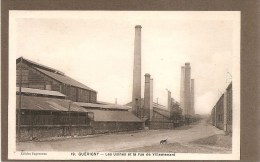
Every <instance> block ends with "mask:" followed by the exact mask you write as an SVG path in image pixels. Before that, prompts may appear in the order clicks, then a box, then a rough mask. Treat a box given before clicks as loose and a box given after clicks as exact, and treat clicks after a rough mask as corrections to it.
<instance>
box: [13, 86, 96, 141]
mask: <svg viewBox="0 0 260 162" xmlns="http://www.w3.org/2000/svg"><path fill="white" fill-rule="evenodd" d="M19 93H20V92H19V88H17V89H16V101H17V102H16V111H17V112H16V119H17V120H16V125H17V129H16V130H17V131H16V134H17V137H19V139H20V141H26V140H32V139H39V138H46V137H59V136H80V135H87V134H92V133H93V130H92V121H91V119H90V118H89V116H92V115H91V112H88V111H87V110H86V109H84V108H82V107H80V106H77V105H76V104H74V103H73V102H72V101H70V100H67V99H65V97H66V96H65V95H64V94H62V93H60V92H57V91H49V90H41V89H32V88H21V94H22V95H21V107H20V106H19V100H20V96H19ZM19 111H20V113H19ZM19 114H20V116H19ZM18 122H20V124H18ZM18 127H19V128H18Z"/></svg>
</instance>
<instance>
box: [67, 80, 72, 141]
mask: <svg viewBox="0 0 260 162" xmlns="http://www.w3.org/2000/svg"><path fill="white" fill-rule="evenodd" d="M68 86H69V93H68V100H69V108H68V113H69V130H70V136H71V115H70V105H71V101H70V98H69V95H70V85H68Z"/></svg>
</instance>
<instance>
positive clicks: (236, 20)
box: [8, 10, 240, 160]
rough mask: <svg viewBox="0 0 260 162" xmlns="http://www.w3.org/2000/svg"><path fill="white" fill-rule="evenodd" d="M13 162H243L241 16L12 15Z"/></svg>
mask: <svg viewBox="0 0 260 162" xmlns="http://www.w3.org/2000/svg"><path fill="white" fill-rule="evenodd" d="M8 88H9V103H8V132H9V137H8V138H9V139H8V141H9V145H8V149H9V150H8V158H9V159H28V160H31V159H39V160H72V159H73V160H214V159H218V160H238V159H240V12H239V11H69V10H67V11H26V10H23V11H17V10H10V11H9V87H8Z"/></svg>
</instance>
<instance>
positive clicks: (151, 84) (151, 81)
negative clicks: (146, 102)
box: [150, 79, 153, 121]
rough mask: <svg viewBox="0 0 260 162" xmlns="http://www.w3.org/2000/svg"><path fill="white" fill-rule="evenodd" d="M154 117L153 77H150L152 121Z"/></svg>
mask: <svg viewBox="0 0 260 162" xmlns="http://www.w3.org/2000/svg"><path fill="white" fill-rule="evenodd" d="M152 119H153V79H150V121H152Z"/></svg>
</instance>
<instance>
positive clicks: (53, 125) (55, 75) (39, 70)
mask: <svg viewBox="0 0 260 162" xmlns="http://www.w3.org/2000/svg"><path fill="white" fill-rule="evenodd" d="M16 67H17V68H16V69H17V70H16V76H17V79H16V85H17V88H16V97H17V99H16V101H17V102H16V109H17V114H16V117H17V118H16V119H17V120H16V123H17V137H19V139H20V140H31V139H38V138H45V137H57V136H81V135H89V134H95V133H108V132H120V131H131V130H139V129H142V128H143V122H142V121H141V120H140V119H139V118H137V117H136V116H135V115H133V114H132V113H131V112H129V111H128V110H129V109H130V107H127V106H122V105H118V104H110V103H105V102H99V101H97V91H95V90H93V89H92V88H90V87H87V86H85V85H84V84H82V83H80V82H78V81H76V80H74V79H72V78H70V77H68V76H66V75H65V74H64V73H62V72H61V71H58V70H56V69H53V68H50V67H47V66H44V65H41V64H39V63H35V62H33V61H31V60H28V59H24V58H22V57H20V58H18V59H17V60H16Z"/></svg>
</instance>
